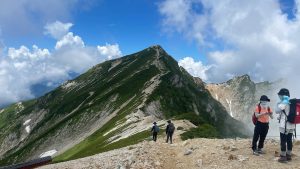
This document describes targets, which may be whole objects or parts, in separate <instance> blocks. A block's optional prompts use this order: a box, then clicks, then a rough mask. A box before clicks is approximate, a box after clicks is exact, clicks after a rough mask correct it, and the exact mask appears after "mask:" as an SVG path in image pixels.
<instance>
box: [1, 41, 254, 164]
mask: <svg viewBox="0 0 300 169" xmlns="http://www.w3.org/2000/svg"><path fill="white" fill-rule="evenodd" d="M164 119H177V120H180V119H185V120H189V121H191V122H192V123H193V124H194V125H196V126H197V127H196V128H193V129H190V130H188V131H186V132H185V133H183V135H182V138H183V139H187V138H193V137H220V138H223V137H236V136H246V135H248V134H249V132H248V130H247V129H245V128H244V127H243V125H242V124H241V123H240V122H238V121H237V120H235V119H233V118H232V117H230V116H229V115H228V113H227V112H226V109H225V108H224V107H223V106H222V105H221V104H220V103H219V102H218V101H216V100H215V99H214V98H213V97H212V96H211V95H210V93H209V91H208V90H207V89H206V88H205V85H204V83H203V82H202V81H201V80H199V79H197V78H193V77H192V76H191V75H189V74H188V73H187V72H186V71H185V70H184V69H183V68H181V67H179V66H178V63H177V62H176V60H174V59H173V58H172V57H171V56H169V55H168V54H167V53H166V52H165V51H164V50H163V49H162V48H161V47H160V46H158V45H157V46H152V47H149V48H147V49H145V50H142V51H140V52H138V53H134V54H132V55H128V56H125V57H122V58H118V59H115V60H111V61H106V62H104V63H101V64H99V65H96V66H94V67H93V68H91V69H90V70H88V71H87V72H86V73H84V74H82V75H80V76H78V77H77V78H76V79H74V80H70V81H67V82H65V83H64V84H63V85H61V86H60V87H58V88H56V89H55V90H53V91H51V92H49V93H47V94H45V95H44V96H42V97H40V98H38V99H34V100H29V101H26V102H20V103H16V104H13V105H11V106H9V107H7V108H5V109H2V110H0V157H1V160H0V164H1V165H6V164H12V163H16V162H20V161H26V160H29V159H34V158H38V157H41V156H44V155H52V154H54V156H56V157H55V159H54V160H55V161H66V160H70V159H76V158H80V157H85V156H90V155H93V154H97V153H100V152H104V151H108V150H111V149H116V148H120V147H124V146H127V145H130V144H135V143H137V142H140V141H142V140H145V139H146V138H148V137H149V127H150V126H151V124H152V122H153V121H159V124H160V125H162V124H163V123H164V122H165V121H164ZM175 125H176V124H175ZM178 129H179V128H178Z"/></svg>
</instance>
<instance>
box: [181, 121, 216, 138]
mask: <svg viewBox="0 0 300 169" xmlns="http://www.w3.org/2000/svg"><path fill="white" fill-rule="evenodd" d="M180 137H181V139H182V140H187V139H193V138H219V137H220V135H219V132H218V131H217V130H216V128H215V127H213V126H212V125H209V124H204V125H200V126H198V127H197V128H192V129H190V130H189V131H187V132H185V133H183V134H181V135H180Z"/></svg>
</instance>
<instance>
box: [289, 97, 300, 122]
mask: <svg viewBox="0 0 300 169" xmlns="http://www.w3.org/2000/svg"><path fill="white" fill-rule="evenodd" d="M290 103H291V104H290V113H289V115H288V116H287V121H288V122H290V123H292V124H300V99H290Z"/></svg>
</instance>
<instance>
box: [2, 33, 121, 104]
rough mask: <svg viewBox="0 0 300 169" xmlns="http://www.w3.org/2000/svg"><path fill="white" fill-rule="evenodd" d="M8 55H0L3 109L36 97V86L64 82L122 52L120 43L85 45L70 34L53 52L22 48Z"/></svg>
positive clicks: (11, 48) (65, 36) (10, 49)
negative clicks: (33, 91) (6, 105)
mask: <svg viewBox="0 0 300 169" xmlns="http://www.w3.org/2000/svg"><path fill="white" fill-rule="evenodd" d="M50 51H51V52H50ZM4 54H5V55H4V56H1V53H0V86H1V90H0V106H1V105H4V104H8V103H12V102H17V101H20V100H24V99H29V98H33V97H34V95H33V93H32V91H31V87H32V86H33V85H35V84H39V83H43V82H47V83H46V84H47V85H48V86H49V85H50V86H52V85H53V84H57V83H61V82H63V81H65V80H67V79H70V78H71V77H70V73H71V72H72V73H77V74H81V73H83V72H84V71H86V70H88V69H89V68H91V67H92V66H94V65H96V64H98V63H101V62H103V61H105V60H108V59H112V58H116V57H120V56H121V55H122V52H121V51H120V49H119V45H118V44H106V45H104V46H99V45H98V46H85V45H84V41H83V40H82V39H81V37H79V36H77V35H74V34H73V33H72V32H68V33H67V34H66V35H64V36H63V37H62V38H61V39H59V40H58V41H57V43H56V45H55V47H54V49H52V50H49V49H42V48H39V47H38V46H37V45H33V46H32V48H28V47H26V46H24V45H22V46H20V48H13V47H10V48H8V50H7V53H4Z"/></svg>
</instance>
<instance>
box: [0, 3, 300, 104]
mask: <svg viewBox="0 0 300 169" xmlns="http://www.w3.org/2000/svg"><path fill="white" fill-rule="evenodd" d="M299 6H300V0H264V1H261V0H252V1H247V0H213V1H212V0H64V1H61V0H43V1H40V0H1V5H0V86H1V90H0V105H4V104H9V103H13V102H17V101H20V100H26V99H30V98H34V97H36V94H35V93H34V91H33V88H34V87H35V86H38V85H40V84H43V85H44V86H46V87H49V88H53V87H56V86H58V85H59V84H61V83H62V82H64V81H66V80H68V79H72V78H74V76H76V75H78V74H81V73H83V72H85V71H86V70H88V69H89V68H91V67H92V66H94V65H95V64H98V63H101V62H103V61H105V60H110V59H114V58H118V57H122V56H125V55H128V54H131V53H134V52H137V51H140V50H142V49H144V48H147V47H149V46H151V45H156V44H159V45H161V46H162V47H163V48H164V49H165V50H166V51H167V52H168V53H169V54H170V55H171V56H173V57H174V58H175V59H176V60H177V61H178V62H179V65H180V66H182V67H184V68H185V69H187V71H188V72H190V73H191V74H192V75H193V76H197V77H200V78H202V79H203V80H204V81H205V82H208V83H216V82H223V81H226V80H228V79H230V78H232V77H234V76H237V75H243V74H249V75H250V76H251V79H253V80H254V81H256V82H260V81H265V80H269V81H274V80H277V79H281V78H285V77H292V78H289V79H292V80H289V82H288V84H290V85H288V86H290V87H291V88H293V90H296V89H297V87H295V86H297V85H293V84H297V83H298V82H300V77H299V76H300V75H297V72H299V71H298V63H300V57H299V56H298V53H300V49H299V47H298V46H299V45H300V39H299V38H298V37H299V35H300V22H299V19H298V18H299V16H300V14H299V13H298V10H297V9H298V7H299ZM293 79H299V80H293ZM299 95H300V93H299Z"/></svg>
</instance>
